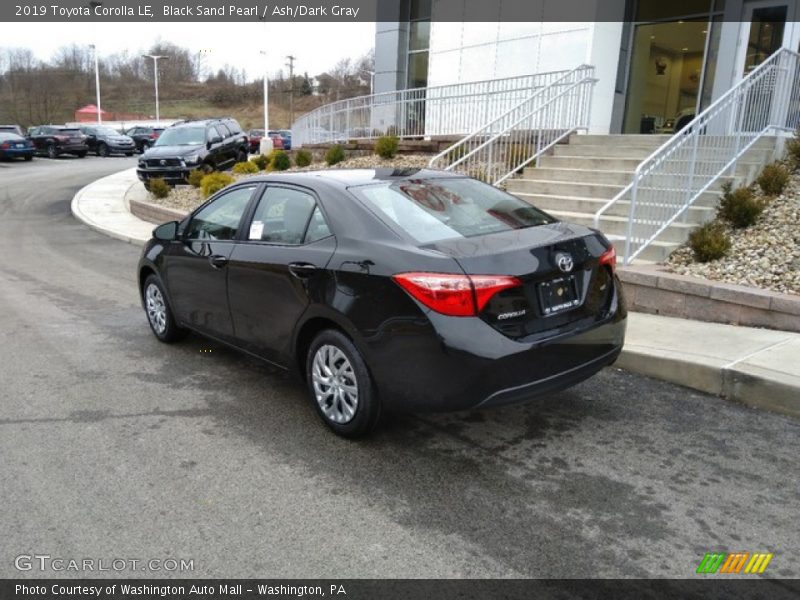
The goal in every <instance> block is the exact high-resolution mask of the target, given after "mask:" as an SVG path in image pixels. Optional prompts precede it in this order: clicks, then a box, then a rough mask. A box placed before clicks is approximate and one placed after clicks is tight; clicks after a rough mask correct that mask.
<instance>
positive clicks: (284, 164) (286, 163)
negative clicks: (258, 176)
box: [269, 150, 292, 171]
mask: <svg viewBox="0 0 800 600" xmlns="http://www.w3.org/2000/svg"><path fill="white" fill-rule="evenodd" d="M269 158H270V162H271V163H272V168H273V169H274V170H276V171H285V170H286V169H288V168H289V167H291V166H292V161H291V160H290V159H289V155H288V154H286V152H284V151H283V150H273V151H272V153H271V154H270V155H269Z"/></svg>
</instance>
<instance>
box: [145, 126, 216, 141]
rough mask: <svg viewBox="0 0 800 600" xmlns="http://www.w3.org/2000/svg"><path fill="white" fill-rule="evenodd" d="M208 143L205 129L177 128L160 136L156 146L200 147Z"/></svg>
mask: <svg viewBox="0 0 800 600" xmlns="http://www.w3.org/2000/svg"><path fill="white" fill-rule="evenodd" d="M205 142H206V128H205V127H176V128H175V129H166V130H164V132H163V133H162V134H161V135H160V136H158V141H157V142H156V144H155V145H156V146H198V145H200V144H205Z"/></svg>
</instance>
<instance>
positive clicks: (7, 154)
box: [0, 148, 33, 158]
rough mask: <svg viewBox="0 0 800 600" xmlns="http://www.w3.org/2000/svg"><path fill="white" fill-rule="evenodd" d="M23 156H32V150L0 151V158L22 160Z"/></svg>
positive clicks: (13, 149)
mask: <svg viewBox="0 0 800 600" xmlns="http://www.w3.org/2000/svg"><path fill="white" fill-rule="evenodd" d="M25 156H33V148H7V149H5V150H0V157H2V158H23V157H25Z"/></svg>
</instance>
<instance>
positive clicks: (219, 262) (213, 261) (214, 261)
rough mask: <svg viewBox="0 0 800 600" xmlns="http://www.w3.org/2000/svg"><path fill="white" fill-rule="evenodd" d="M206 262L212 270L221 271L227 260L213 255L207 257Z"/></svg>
mask: <svg viewBox="0 0 800 600" xmlns="http://www.w3.org/2000/svg"><path fill="white" fill-rule="evenodd" d="M208 262H209V264H210V265H211V266H212V267H213V268H215V269H221V268H222V267H224V266H225V265H227V264H228V259H227V257H225V256H220V255H219V254H214V255H212V256H209V257H208Z"/></svg>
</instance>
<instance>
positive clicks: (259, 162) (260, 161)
mask: <svg viewBox="0 0 800 600" xmlns="http://www.w3.org/2000/svg"><path fill="white" fill-rule="evenodd" d="M250 162H252V163H253V164H254V165H255V166H256V167H257V168H258V170H259V171H263V170H265V169H266V168H267V167H268V166H269V156H265V155H263V154H259V155H258V156H254V157H253V158H251V159H250Z"/></svg>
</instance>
